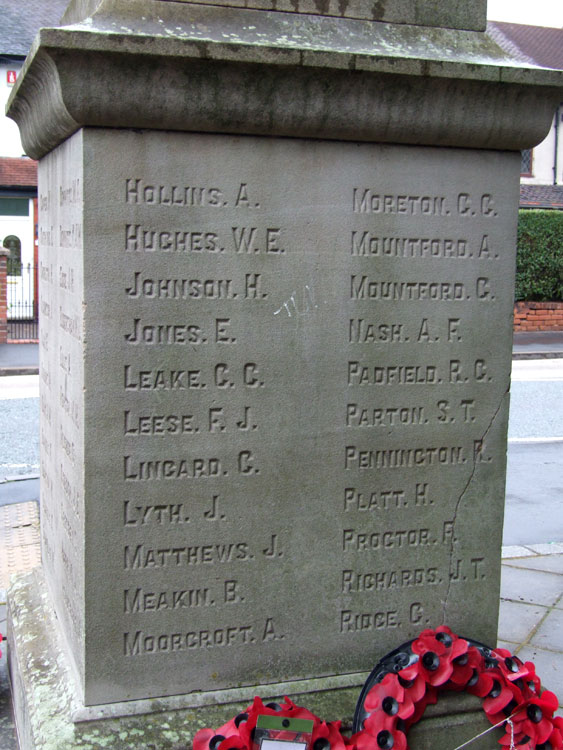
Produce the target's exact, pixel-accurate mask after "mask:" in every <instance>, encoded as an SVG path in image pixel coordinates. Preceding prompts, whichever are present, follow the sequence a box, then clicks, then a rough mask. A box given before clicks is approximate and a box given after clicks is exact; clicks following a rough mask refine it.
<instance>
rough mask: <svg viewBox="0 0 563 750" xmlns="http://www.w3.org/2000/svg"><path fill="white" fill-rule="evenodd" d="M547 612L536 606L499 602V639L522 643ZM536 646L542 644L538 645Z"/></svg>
mask: <svg viewBox="0 0 563 750" xmlns="http://www.w3.org/2000/svg"><path fill="white" fill-rule="evenodd" d="M549 611H550V610H549V609H548V608H547V607H542V606H539V605H537V604H524V603H521V602H513V601H508V600H501V602H500V612H499V622H498V634H499V638H502V639H505V640H507V641H511V642H514V643H524V642H525V641H527V640H528V638H529V636H530V633H531V632H532V631H533V629H534V628H536V627H537V626H538V625H539V624H540V623H541V621H542V619H543V618H544V617H546V615H547V614H548V613H549ZM562 614H563V613H562ZM538 645H542V644H539V643H538Z"/></svg>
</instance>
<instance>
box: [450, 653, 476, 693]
mask: <svg viewBox="0 0 563 750" xmlns="http://www.w3.org/2000/svg"><path fill="white" fill-rule="evenodd" d="M483 662H484V659H483V655H482V654H481V652H480V651H479V649H478V648H476V647H475V646H470V647H469V648H468V649H467V651H466V652H465V653H463V654H461V655H460V656H458V657H456V659H455V660H454V662H453V667H454V669H453V672H452V674H451V677H450V681H451V682H452V683H453V684H454V685H455V686H457V687H465V686H466V685H467V683H468V682H469V680H470V679H471V677H472V676H473V672H474V670H477V672H480V671H482V669H483Z"/></svg>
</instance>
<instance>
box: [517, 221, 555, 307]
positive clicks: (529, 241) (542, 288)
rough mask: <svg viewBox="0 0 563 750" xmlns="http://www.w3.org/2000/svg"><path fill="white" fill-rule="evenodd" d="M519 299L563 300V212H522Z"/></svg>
mask: <svg viewBox="0 0 563 750" xmlns="http://www.w3.org/2000/svg"><path fill="white" fill-rule="evenodd" d="M516 300H526V301H528V300H534V301H536V302H557V301H561V300H563V211H540V210H522V211H520V212H519V218H518V249H517V254H516Z"/></svg>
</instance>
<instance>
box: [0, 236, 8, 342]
mask: <svg viewBox="0 0 563 750" xmlns="http://www.w3.org/2000/svg"><path fill="white" fill-rule="evenodd" d="M8 252H9V251H8V250H5V249H4V248H1V247H0V344H5V343H6V341H7V340H8V285H7V283H6V270H7V268H6V266H7V262H8Z"/></svg>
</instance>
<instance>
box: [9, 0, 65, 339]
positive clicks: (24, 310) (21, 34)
mask: <svg viewBox="0 0 563 750" xmlns="http://www.w3.org/2000/svg"><path fill="white" fill-rule="evenodd" d="M68 1H69V0H24V1H23V2H22V0H0V107H1V108H2V109H1V113H0V246H2V247H4V248H6V249H8V250H9V251H10V255H9V256H8V260H7V269H6V270H7V278H6V289H7V302H8V311H7V315H8V337H9V338H14V337H17V338H20V339H21V338H24V339H27V338H30V337H31V338H36V336H37V332H36V329H37V325H36V322H37V274H36V270H35V269H36V268H37V252H38V247H37V164H36V162H34V161H32V160H31V159H29V158H27V157H26V156H25V155H24V153H23V147H22V144H21V140H20V134H19V130H18V127H17V125H16V123H15V122H13V121H12V120H10V119H8V118H7V117H4V116H3V112H4V110H5V108H6V102H7V101H8V97H9V96H10V93H11V91H12V88H13V86H14V84H15V82H16V79H17V77H18V75H19V73H20V70H21V68H22V66H23V63H24V60H25V58H26V55H27V53H28V52H29V49H30V47H31V45H32V43H33V40H34V38H35V35H36V34H37V32H38V30H39V29H40V28H41V27H42V26H56V25H58V22H59V20H60V18H61V17H62V15H63V13H64V11H65V9H66V6H67V5H68Z"/></svg>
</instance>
